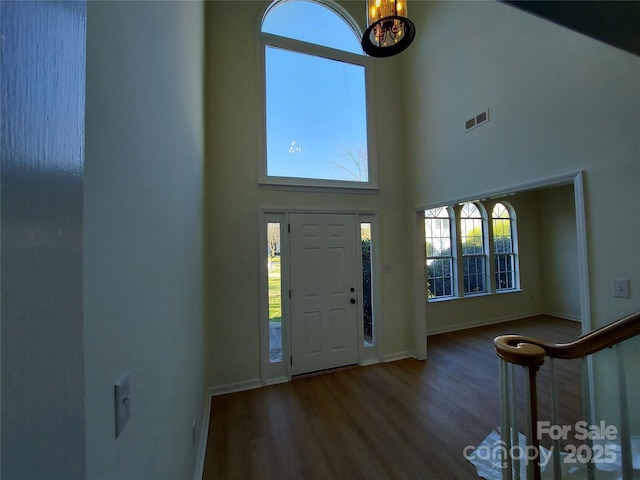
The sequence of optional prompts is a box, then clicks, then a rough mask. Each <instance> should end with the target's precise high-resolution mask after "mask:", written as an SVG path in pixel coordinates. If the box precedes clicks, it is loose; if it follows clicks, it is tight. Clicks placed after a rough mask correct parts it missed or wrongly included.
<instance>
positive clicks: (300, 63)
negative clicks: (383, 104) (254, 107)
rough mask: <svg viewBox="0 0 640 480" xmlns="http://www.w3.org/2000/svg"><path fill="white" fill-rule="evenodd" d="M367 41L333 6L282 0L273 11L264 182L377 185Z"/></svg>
mask: <svg viewBox="0 0 640 480" xmlns="http://www.w3.org/2000/svg"><path fill="white" fill-rule="evenodd" d="M320 26H321V28H320ZM359 35H360V32H359V30H358V27H357V25H356V23H355V22H354V21H353V20H352V19H350V17H349V16H348V14H346V12H344V11H343V10H342V8H341V7H340V6H338V5H337V4H336V3H334V2H332V1H326V2H319V1H306V0H300V1H281V0H278V1H276V2H273V3H272V4H271V5H270V7H269V8H268V9H267V11H266V13H265V15H264V18H263V21H262V26H261V38H262V44H263V61H264V63H263V65H264V112H265V120H264V154H263V155H262V157H263V162H262V166H261V175H260V177H261V178H260V180H261V182H262V183H271V184H285V185H299V186H321V187H323V186H325V187H351V188H372V187H375V186H376V175H375V166H374V162H373V159H372V149H371V148H370V147H369V140H368V139H369V135H368V130H369V128H368V124H369V121H368V117H367V105H368V102H369V100H368V95H367V88H366V84H367V76H368V75H367V65H368V63H369V58H368V57H366V56H364V55H363V54H362V49H361V46H360V42H359Z"/></svg>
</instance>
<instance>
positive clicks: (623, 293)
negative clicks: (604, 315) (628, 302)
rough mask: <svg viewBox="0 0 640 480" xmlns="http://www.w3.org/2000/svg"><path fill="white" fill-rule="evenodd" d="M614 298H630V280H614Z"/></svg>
mask: <svg viewBox="0 0 640 480" xmlns="http://www.w3.org/2000/svg"><path fill="white" fill-rule="evenodd" d="M611 285H612V288H613V296H614V297H619V298H629V297H630V296H631V295H630V293H629V280H628V279H626V278H614V279H613V280H612V283H611Z"/></svg>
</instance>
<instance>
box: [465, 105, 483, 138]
mask: <svg viewBox="0 0 640 480" xmlns="http://www.w3.org/2000/svg"><path fill="white" fill-rule="evenodd" d="M488 121H489V109H486V110H485V111H484V112H482V113H479V114H478V115H476V116H475V117H472V118H470V119H469V120H467V121H466V122H465V130H466V131H467V132H468V131H469V130H471V129H473V128H476V127H479V126H480V125H482V124H484V123H487V122H488Z"/></svg>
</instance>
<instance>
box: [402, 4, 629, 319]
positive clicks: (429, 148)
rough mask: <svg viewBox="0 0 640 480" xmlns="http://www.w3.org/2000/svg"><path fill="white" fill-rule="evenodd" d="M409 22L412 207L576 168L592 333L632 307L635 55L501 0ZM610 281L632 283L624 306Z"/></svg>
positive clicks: (438, 9) (433, 10)
mask: <svg viewBox="0 0 640 480" xmlns="http://www.w3.org/2000/svg"><path fill="white" fill-rule="evenodd" d="M411 16H412V19H413V20H414V21H415V22H416V24H417V30H418V33H417V35H416V40H415V42H414V45H412V46H411V47H410V48H409V50H408V51H407V52H406V54H405V55H404V56H403V58H402V63H403V72H404V75H405V84H404V86H405V88H404V96H405V124H406V125H410V126H411V129H410V130H409V134H408V135H407V149H406V151H407V157H408V159H409V169H408V172H407V179H408V181H409V182H408V194H409V203H410V205H412V206H414V207H419V206H421V205H435V204H438V203H441V202H442V203H446V201H447V200H448V199H451V198H454V199H455V198H469V197H472V196H473V195H474V194H475V193H482V192H487V191H493V190H497V189H503V188H508V187H509V186H512V185H520V184H525V183H528V182H535V181H537V180H540V179H544V178H549V177H555V176H559V175H563V174H566V173H568V172H575V171H578V170H584V172H585V175H584V178H585V184H586V185H585V190H586V193H585V195H586V199H585V201H586V216H587V230H588V235H587V244H588V257H589V274H590V277H589V278H590V288H591V307H592V308H591V310H592V321H593V325H594V326H595V325H601V324H604V323H609V322H611V321H613V320H615V319H617V318H619V317H622V316H624V315H625V314H627V313H630V312H633V311H636V310H638V307H639V299H640V296H639V295H638V293H637V292H638V288H640V262H637V261H635V260H633V259H636V258H638V256H639V253H640V252H639V250H640V244H638V242H637V238H638V235H639V234H640V216H639V215H637V212H635V210H634V208H635V207H634V206H635V205H637V204H638V200H639V199H640V193H639V192H640V190H639V188H638V187H639V186H640V168H639V166H638V165H639V162H638V160H639V157H640V143H639V142H640V135H639V131H640V89H638V82H639V80H640V58H638V57H637V56H634V55H631V54H629V53H626V52H623V51H621V50H617V49H615V48H613V47H610V46H608V45H605V44H602V43H600V42H598V41H595V40H592V39H590V38H588V37H585V36H582V35H580V34H577V33H574V32H572V31H570V30H567V29H564V28H562V27H559V26H557V25H554V24H552V23H550V22H547V21H545V20H542V19H540V18H538V17H535V16H532V15H529V14H527V13H525V12H522V11H520V10H517V9H515V8H512V7H510V6H508V5H505V4H501V3H499V2H414V3H413V4H412V5H411ZM486 108H489V109H490V121H489V123H487V124H485V125H483V126H481V127H479V128H476V129H474V130H472V131H470V132H469V133H465V130H464V125H465V121H466V120H467V119H468V118H470V117H472V116H473V115H475V114H477V113H480V112H482V111H483V110H485V109H486ZM612 277H622V278H629V279H630V280H631V285H632V292H634V293H632V298H631V299H630V300H629V299H614V298H612V296H611V287H610V282H611V278H612ZM473 308H474V307H473V304H472V303H471V302H468V309H467V314H468V315H471V314H473Z"/></svg>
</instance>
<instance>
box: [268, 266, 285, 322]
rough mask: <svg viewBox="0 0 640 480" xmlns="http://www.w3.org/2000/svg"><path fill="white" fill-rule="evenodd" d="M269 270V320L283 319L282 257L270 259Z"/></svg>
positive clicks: (278, 320)
mask: <svg viewBox="0 0 640 480" xmlns="http://www.w3.org/2000/svg"><path fill="white" fill-rule="evenodd" d="M270 262H271V269H270V270H269V321H270V322H280V321H282V276H281V274H280V257H273V258H271V259H270Z"/></svg>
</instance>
